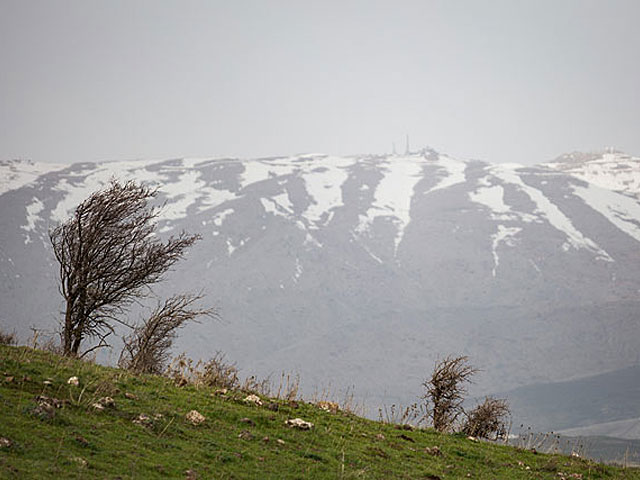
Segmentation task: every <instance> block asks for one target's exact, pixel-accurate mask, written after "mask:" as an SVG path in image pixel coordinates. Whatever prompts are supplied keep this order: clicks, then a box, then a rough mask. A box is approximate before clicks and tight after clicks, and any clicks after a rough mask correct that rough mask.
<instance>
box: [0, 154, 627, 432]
mask: <svg viewBox="0 0 640 480" xmlns="http://www.w3.org/2000/svg"><path fill="white" fill-rule="evenodd" d="M0 175H1V177H0V178H2V182H1V183H0V188H1V190H0V324H1V325H2V327H3V328H5V329H9V330H11V329H16V330H17V331H18V333H19V334H21V335H22V336H23V337H27V336H28V334H29V327H30V326H32V325H33V326H37V327H45V328H49V329H53V328H54V327H55V325H56V322H57V319H58V318H59V311H60V309H61V302H60V298H59V294H58V292H57V283H56V275H57V268H56V265H55V262H54V260H53V256H52V254H51V252H50V248H49V244H48V238H47V230H48V229H49V228H50V227H51V226H52V225H54V224H56V223H57V222H61V221H63V220H64V219H65V218H67V216H68V215H69V214H70V212H71V211H72V210H73V208H74V207H75V206H76V205H77V204H78V203H79V202H80V201H82V200H83V199H84V198H85V197H86V196H88V195H89V193H90V192H92V191H94V190H96V189H98V188H99V187H101V186H102V185H104V184H105V183H106V182H108V180H109V179H110V178H111V177H112V176H115V177H118V178H121V179H130V178H131V179H137V180H139V181H143V182H148V183H151V184H154V185H158V186H159V187H160V191H161V198H160V200H161V201H166V208H165V210H164V213H163V216H162V219H161V222H160V230H161V232H162V234H167V235H168V234H171V233H173V232H177V231H179V230H182V229H184V230H187V231H189V232H194V233H196V232H197V233H200V234H202V236H203V240H202V241H201V242H199V243H198V244H197V245H196V246H195V247H194V248H193V249H192V250H191V251H190V252H189V254H188V256H187V258H186V260H185V261H184V262H183V263H181V264H180V265H179V266H178V267H177V268H176V270H175V271H174V272H172V273H171V274H170V275H168V276H167V281H166V282H165V283H164V284H162V285H160V286H159V287H158V289H157V291H158V293H159V294H161V295H163V294H168V293H173V292H176V291H185V290H195V291H199V290H201V289H204V290H205V292H206V293H207V294H208V295H209V297H208V298H209V299H210V301H211V303H214V304H216V305H218V306H219V307H220V309H221V312H222V315H223V321H222V322H219V323H203V324H200V325H193V326H191V327H189V328H186V329H184V330H183V331H182V336H181V339H180V341H179V345H178V349H180V350H186V351H187V352H189V353H190V354H191V355H192V356H194V357H200V356H201V357H208V356H210V355H212V354H213V353H214V352H215V351H216V350H224V351H225V352H227V354H228V357H230V358H232V359H235V360H237V361H238V363H239V365H240V366H241V367H243V368H245V369H246V370H247V371H255V372H258V373H260V374H268V373H272V372H275V373H278V372H280V371H282V370H289V371H291V370H293V371H297V372H299V373H300V374H301V378H302V382H303V387H306V388H307V390H308V391H309V390H312V389H313V388H315V387H317V388H319V389H323V388H329V389H331V390H334V391H336V390H339V389H341V388H345V387H347V386H351V385H354V386H355V391H356V393H357V394H358V395H359V396H360V397H363V398H364V399H365V401H366V402H367V403H368V404H369V405H377V404H379V403H381V402H383V401H384V402H385V403H387V404H389V403H392V402H395V403H399V402H401V403H405V404H406V403H409V402H412V401H414V400H415V398H416V396H418V395H419V394H420V384H421V382H422V381H423V379H424V377H425V376H426V374H427V373H428V371H430V369H431V367H432V366H433V361H434V360H435V359H436V358H437V357H440V356H442V355H444V354H448V353H463V354H468V355H470V356H471V358H472V361H473V363H474V364H475V365H476V366H478V367H480V368H481V369H482V370H483V372H482V374H481V375H480V376H479V377H478V378H477V382H478V383H477V384H476V385H475V387H474V393H477V394H481V393H490V392H493V391H504V390H507V389H512V388H516V387H522V386H526V385H531V384H540V383H544V382H552V381H561V380H562V381H566V380H571V379H576V378H580V377H585V376H588V375H595V374H601V373H605V372H608V371H613V370H618V369H623V368H626V367H630V366H634V365H639V364H640V335H639V334H638V332H639V330H638V327H639V323H640V320H639V318H638V312H639V311H640V309H639V307H640V295H639V292H640V254H639V253H640V249H639V247H640V243H639V242H640V200H639V197H638V195H639V192H640V159H638V158H634V157H630V156H627V155H624V154H621V153H617V152H613V153H604V154H587V155H583V154H571V155H570V156H565V157H561V158H560V159H559V160H557V161H555V162H552V163H550V164H544V165H540V166H537V167H522V166H518V165H505V164H489V163H485V162H480V161H461V160H458V159H454V158H451V157H449V156H447V155H443V154H439V153H437V152H435V151H433V150H424V151H421V152H416V153H411V154H408V155H404V156H388V155H377V156H376V155H369V156H355V157H336V156H327V155H320V154H314V155H299V156H293V157H286V158H284V157H282V158H281V157H274V158H262V159H255V160H239V159H225V158H218V159H177V160H166V161H132V162H105V163H81V164H74V165H70V166H62V165H57V166H52V165H49V164H45V165H39V164H38V165H34V164H30V163H26V162H4V163H0ZM638 415H640V413H639V414H638ZM599 421H603V420H602V419H600V420H599Z"/></svg>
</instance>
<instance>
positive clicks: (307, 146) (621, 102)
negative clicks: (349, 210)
mask: <svg viewBox="0 0 640 480" xmlns="http://www.w3.org/2000/svg"><path fill="white" fill-rule="evenodd" d="M639 20H640V1H637V0H630V1H613V0H601V1H589V0H575V1H568V0H567V1H563V0H549V1H544V0H532V1H518V0H485V1H480V0H478V1H455V0H444V1H428V0H416V1H402V0H395V1H372V0H366V1H348V0H339V1H330V0H321V1H320V0H319V1H314V2H311V1H302V0H292V1H268V0H259V1H240V0H225V1H213V0H211V1H202V2H198V1H185V0H179V1H178V0H176V1H171V2H170V1H160V0H150V1H136V0H123V1H117V0H109V1H106V0H100V1H91V0H78V1H62V0H60V1H55V0H46V1H29V0H16V1H7V0H0V159H11V158H28V159H32V160H34V161H46V162H78V161H96V160H115V159H134V158H175V157H183V156H234V157H257V156H269V155H282V154H293V153H301V152H324V153H335V154H357V153H385V152H389V151H390V150H391V145H392V142H395V143H396V145H397V147H398V150H400V151H402V150H404V141H405V140H404V138H405V134H409V136H410V141H411V146H412V147H415V148H418V147H422V146H426V145H429V146H432V147H434V148H436V149H437V150H439V151H442V152H446V153H449V154H452V155H456V156H458V157H460V158H480V159H483V160H489V161H494V162H520V163H526V164H530V163H537V162H541V161H546V160H549V159H552V158H554V157H556V156H557V155H559V154H561V153H563V152H567V151H572V150H587V151H589V150H601V149H603V148H604V147H608V146H614V147H617V148H619V149H622V150H625V151H627V152H629V153H633V154H640V93H639V91H640V61H639V59H640V27H639Z"/></svg>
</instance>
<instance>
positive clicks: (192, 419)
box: [186, 410, 206, 426]
mask: <svg viewBox="0 0 640 480" xmlns="http://www.w3.org/2000/svg"><path fill="white" fill-rule="evenodd" d="M186 419H187V422H189V423H190V424H191V425H194V426H197V425H200V424H201V423H203V422H204V421H205V420H206V418H205V417H204V415H202V414H201V413H200V412H198V411H197V410H191V411H190V412H189V413H187V416H186Z"/></svg>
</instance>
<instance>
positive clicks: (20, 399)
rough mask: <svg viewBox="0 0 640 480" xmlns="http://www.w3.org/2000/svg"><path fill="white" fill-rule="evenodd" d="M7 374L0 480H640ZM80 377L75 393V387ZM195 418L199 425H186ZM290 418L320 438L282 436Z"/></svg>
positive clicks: (437, 437) (163, 385)
mask: <svg viewBox="0 0 640 480" xmlns="http://www.w3.org/2000/svg"><path fill="white" fill-rule="evenodd" d="M0 373H1V374H2V377H0V437H1V438H0V477H2V478H20V479H23V478H52V479H53V478H55V479H61V478H82V479H86V478H92V479H93V478H98V479H102V478H104V479H116V478H119V479H133V478H140V479H150V478H178V479H196V478H197V479H206V478H215V479H225V478H228V479H241V478H260V479H270V478H273V479H289V478H290V479H295V478H313V479H319V478H328V479H342V478H344V479H347V478H361V479H367V478H381V479H394V478H398V479H432V480H433V479H438V478H440V479H457V478H461V479H466V478H476V479H555V480H559V479H563V478H564V479H572V478H582V479H598V478H624V479H627V478H628V479H640V471H639V470H634V469H622V468H617V467H612V466H605V465H601V464H597V463H594V462H591V461H587V460H583V459H580V458H573V457H566V456H559V455H544V454H540V453H538V454H536V453H534V452H530V451H524V450H518V449H516V448H513V447H508V446H503V445H495V444H491V443H486V442H477V441H472V440H469V439H467V438H465V437H464V436H458V435H441V434H438V433H435V432H434V431H432V430H428V429H427V430H411V429H404V428H399V427H398V426H395V425H389V424H386V423H380V422H375V421H371V420H367V419H364V418H361V417H358V416H355V415H353V414H349V413H345V412H341V411H339V412H337V413H330V412H326V411H323V410H321V409H320V408H318V407H317V406H314V405H311V404H308V403H304V402H297V403H296V402H286V401H284V400H273V399H267V398H262V401H263V404H262V405H255V404H247V403H245V401H244V399H245V397H246V396H247V394H246V393H243V392H239V391H229V392H226V393H220V392H217V393H216V392H215V391H214V390H213V389H210V388H199V389H198V388H195V387H194V386H192V385H187V386H184V387H180V388H179V387H177V386H176V385H175V384H174V382H172V381H171V380H169V379H167V378H163V377H157V376H135V375H132V374H130V373H128V372H126V371H122V370H119V369H114V368H107V367H103V366H99V365H95V364H92V363H89V362H82V361H78V360H72V359H66V358H62V357H59V356H56V355H54V354H51V353H47V352H42V351H37V350H31V349H28V348H24V347H20V348H16V347H4V346H1V347H0ZM72 376H77V377H78V380H79V384H78V385H77V386H76V385H73V384H69V383H68V379H69V378H70V377H72ZM104 397H111V398H112V399H113V402H114V404H113V405H111V406H109V405H108V404H109V402H108V401H106V400H104ZM96 403H101V405H104V408H103V409H100V408H97V407H96V406H95V404H96ZM192 410H197V411H198V412H199V413H200V414H202V415H203V416H204V417H205V420H204V422H203V423H201V424H199V425H193V424H192V423H190V422H189V421H188V420H187V414H188V413H189V412H190V411H192ZM292 418H301V419H303V420H306V421H309V422H312V423H313V424H314V427H313V428H312V429H311V430H299V429H296V428H291V427H288V426H286V425H285V422H286V421H287V420H289V419H292ZM434 447H437V448H434Z"/></svg>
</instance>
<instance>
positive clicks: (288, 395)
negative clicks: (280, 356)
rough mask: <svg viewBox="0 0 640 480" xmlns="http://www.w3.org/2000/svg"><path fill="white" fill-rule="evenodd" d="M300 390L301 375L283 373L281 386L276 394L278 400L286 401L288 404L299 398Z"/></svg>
mask: <svg viewBox="0 0 640 480" xmlns="http://www.w3.org/2000/svg"><path fill="white" fill-rule="evenodd" d="M299 389H300V375H299V374H295V375H291V374H289V373H286V374H285V372H282V374H281V375H280V384H279V385H278V390H277V394H276V398H277V399H284V400H287V401H288V402H290V401H293V400H295V399H296V398H298V390H299Z"/></svg>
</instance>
